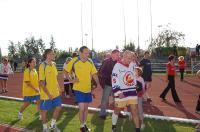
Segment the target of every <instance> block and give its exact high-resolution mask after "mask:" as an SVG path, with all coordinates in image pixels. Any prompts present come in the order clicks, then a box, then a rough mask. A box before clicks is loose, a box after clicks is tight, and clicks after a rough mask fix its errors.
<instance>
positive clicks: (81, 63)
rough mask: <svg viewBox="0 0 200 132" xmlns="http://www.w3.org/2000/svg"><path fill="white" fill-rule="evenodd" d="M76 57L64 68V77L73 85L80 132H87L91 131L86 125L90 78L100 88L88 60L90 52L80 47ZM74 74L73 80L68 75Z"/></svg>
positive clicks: (95, 71) (93, 67) (92, 65)
mask: <svg viewBox="0 0 200 132" xmlns="http://www.w3.org/2000/svg"><path fill="white" fill-rule="evenodd" d="M79 55H80V56H78V57H75V58H73V59H72V60H71V61H70V62H69V63H68V65H66V67H65V68H64V71H65V73H66V77H67V78H68V80H69V81H70V82H72V83H73V89H74V94H75V98H76V101H77V103H78V106H79V120H80V123H81V125H80V131H81V132H87V131H91V130H90V129H89V128H88V127H87V125H86V121H87V114H88V106H89V103H91V102H92V94H91V80H92V78H93V79H94V80H95V82H96V83H97V87H98V88H101V86H100V83H99V79H98V76H97V70H96V68H95V66H94V64H93V62H92V60H91V59H89V55H90V51H89V49H88V48H87V47H86V46H82V47H81V48H80V50H79ZM71 72H74V74H75V79H73V78H71V77H70V73H71Z"/></svg>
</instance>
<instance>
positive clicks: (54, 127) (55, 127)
mask: <svg viewBox="0 0 200 132" xmlns="http://www.w3.org/2000/svg"><path fill="white" fill-rule="evenodd" d="M50 129H51V130H53V131H54V132H61V131H60V129H58V127H57V125H56V124H54V125H53V126H50Z"/></svg>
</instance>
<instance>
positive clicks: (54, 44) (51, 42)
mask: <svg viewBox="0 0 200 132" xmlns="http://www.w3.org/2000/svg"><path fill="white" fill-rule="evenodd" d="M49 44H50V49H52V50H53V51H56V50H57V49H56V42H55V41H54V37H53V36H52V35H51V40H50V43H49Z"/></svg>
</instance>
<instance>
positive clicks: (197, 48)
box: [196, 44, 200, 56]
mask: <svg viewBox="0 0 200 132" xmlns="http://www.w3.org/2000/svg"><path fill="white" fill-rule="evenodd" d="M199 49H200V45H199V44H197V45H196V56H199Z"/></svg>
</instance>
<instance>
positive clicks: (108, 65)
mask: <svg viewBox="0 0 200 132" xmlns="http://www.w3.org/2000/svg"><path fill="white" fill-rule="evenodd" d="M119 54H120V53H119V50H113V51H112V53H111V57H110V58H108V59H105V60H104V61H103V63H102V66H101V68H100V71H99V72H100V75H101V77H102V81H103V86H102V87H103V94H102V99H101V110H100V113H99V117H100V118H102V119H105V118H106V108H107V104H108V101H109V96H110V94H111V92H112V82H111V74H112V70H113V67H114V65H115V64H116V63H117V61H118V60H119Z"/></svg>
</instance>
